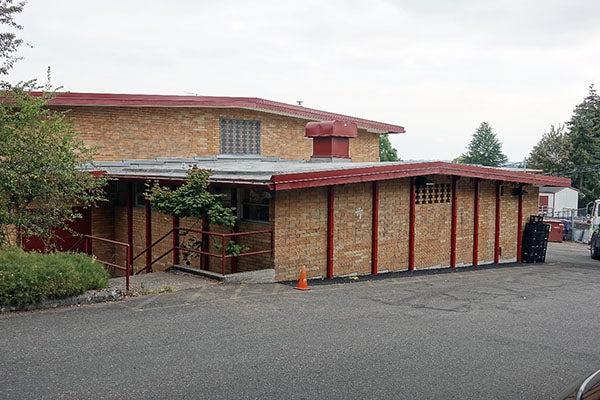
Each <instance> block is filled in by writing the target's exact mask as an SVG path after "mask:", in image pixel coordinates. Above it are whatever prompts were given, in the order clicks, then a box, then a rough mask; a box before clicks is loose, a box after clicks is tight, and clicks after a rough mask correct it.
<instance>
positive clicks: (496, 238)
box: [494, 181, 502, 264]
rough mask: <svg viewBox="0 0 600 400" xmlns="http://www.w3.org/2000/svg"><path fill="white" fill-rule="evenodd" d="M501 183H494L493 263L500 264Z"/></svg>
mask: <svg viewBox="0 0 600 400" xmlns="http://www.w3.org/2000/svg"><path fill="white" fill-rule="evenodd" d="M501 187H502V182H500V181H496V221H495V223H494V263H495V264H498V263H499V262H500V217H501V214H500V212H501V209H500V190H501Z"/></svg>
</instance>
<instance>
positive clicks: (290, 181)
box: [86, 156, 571, 190]
mask: <svg viewBox="0 0 600 400" xmlns="http://www.w3.org/2000/svg"><path fill="white" fill-rule="evenodd" d="M192 167H196V168H200V169H207V170H211V171H212V175H211V181H212V182H214V183H228V184H236V185H254V186H263V187H266V188H268V189H271V190H288V189H299V188H306V187H318V186H328V185H339V184H348V183H357V182H371V181H380V180H388V179H397V178H408V177H417V176H426V175H452V176H462V177H469V178H480V179H490V180H499V181H505V182H515V183H523V184H532V185H537V186H557V187H568V186H570V185H571V180H570V179H568V178H562V177H556V176H548V175H541V174H534V173H530V172H523V171H514V170H507V169H502V168H492V167H483V166H476V165H462V164H453V163H448V162H442V161H433V162H406V163H405V162H360V163H354V162H349V161H339V160H334V161H329V162H323V161H290V160H281V159H278V158H261V157H254V156H215V157H193V158H157V159H153V160H123V161H98V162H94V163H93V164H90V165H88V166H87V167H86V170H89V171H95V172H101V173H105V174H107V175H108V176H110V177H114V178H118V179H123V180H141V179H143V180H148V179H156V180H163V181H169V180H170V181H183V180H185V177H186V174H187V172H188V171H189V169H190V168H192Z"/></svg>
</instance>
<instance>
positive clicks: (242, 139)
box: [219, 118, 260, 154]
mask: <svg viewBox="0 0 600 400" xmlns="http://www.w3.org/2000/svg"><path fill="white" fill-rule="evenodd" d="M219 128H220V131H221V154H260V121H255V120H245V119H229V118H221V119H220V120H219Z"/></svg>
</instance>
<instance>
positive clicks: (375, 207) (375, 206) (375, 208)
mask: <svg viewBox="0 0 600 400" xmlns="http://www.w3.org/2000/svg"><path fill="white" fill-rule="evenodd" d="M371 206H372V214H373V215H372V221H371V273H372V274H373V275H377V273H378V268H379V182H378V181H373V198H372V205H371Z"/></svg>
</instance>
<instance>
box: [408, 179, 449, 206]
mask: <svg viewBox="0 0 600 400" xmlns="http://www.w3.org/2000/svg"><path fill="white" fill-rule="evenodd" d="M451 197H452V189H451V186H450V184H449V183H435V184H433V185H425V186H420V187H417V190H416V191H415V202H416V204H437V203H450V199H451Z"/></svg>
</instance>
